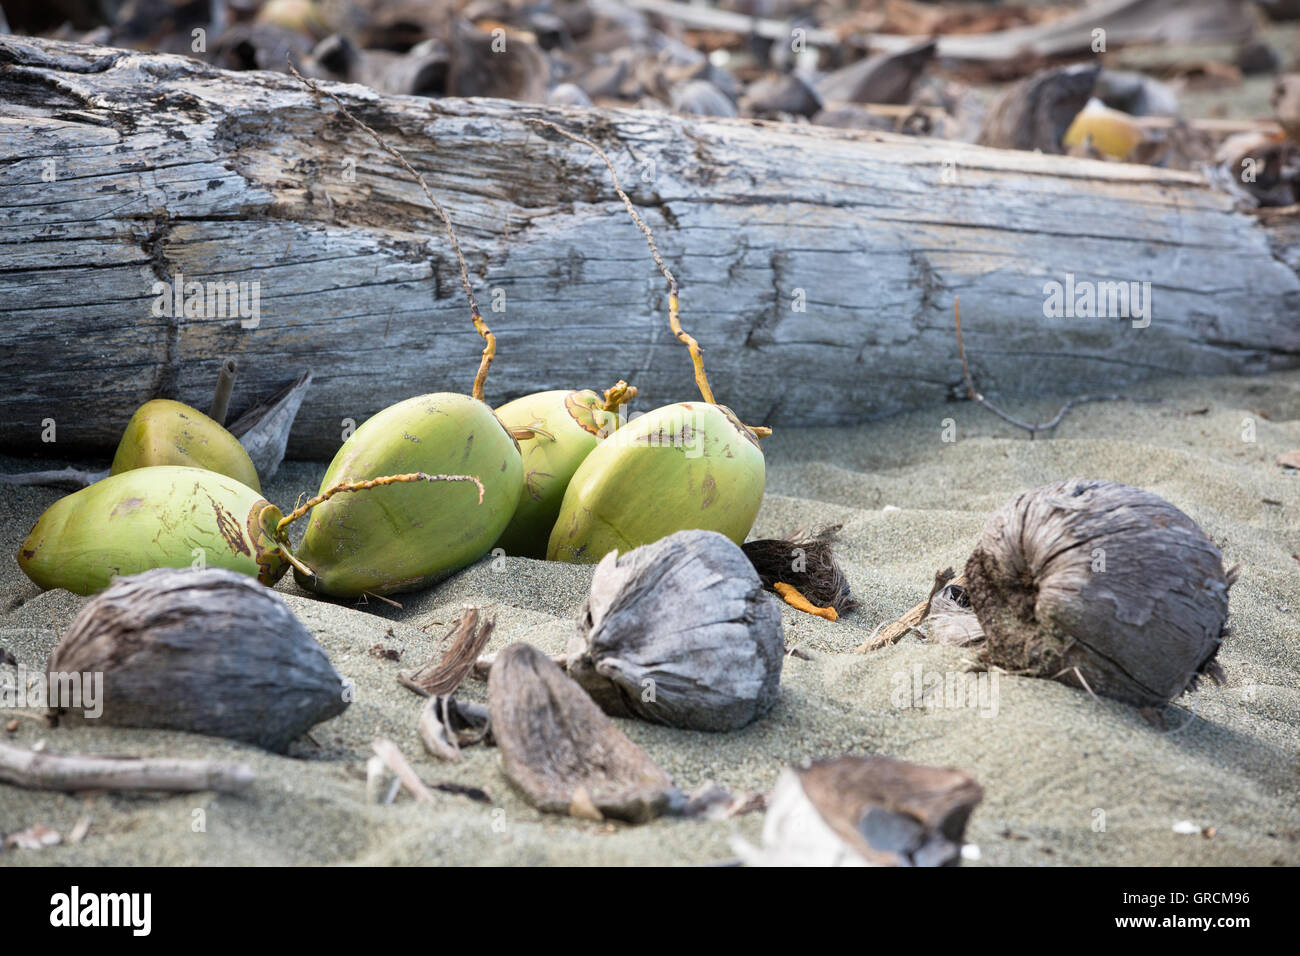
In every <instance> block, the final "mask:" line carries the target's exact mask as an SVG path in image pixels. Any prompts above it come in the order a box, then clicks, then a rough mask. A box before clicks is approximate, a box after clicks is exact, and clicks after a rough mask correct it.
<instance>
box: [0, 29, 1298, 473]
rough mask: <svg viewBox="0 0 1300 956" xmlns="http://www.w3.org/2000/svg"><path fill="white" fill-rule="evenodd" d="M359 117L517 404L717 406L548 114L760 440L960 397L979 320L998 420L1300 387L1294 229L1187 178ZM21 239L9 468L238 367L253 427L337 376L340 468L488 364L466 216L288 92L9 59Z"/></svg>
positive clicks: (859, 146) (760, 137)
mask: <svg viewBox="0 0 1300 956" xmlns="http://www.w3.org/2000/svg"><path fill="white" fill-rule="evenodd" d="M332 88H333V89H335V90H336V91H337V92H338V93H339V95H340V96H342V97H343V99H344V101H345V102H346V103H348V104H349V107H350V108H352V109H353V110H354V111H356V112H357V113H358V115H359V116H360V117H361V118H362V119H363V120H365V121H366V122H368V123H370V124H371V125H373V126H374V127H375V128H376V129H378V130H379V131H380V132H381V133H382V134H383V135H384V136H385V137H386V138H388V139H389V140H390V142H392V143H393V144H394V145H395V146H397V147H398V148H400V149H402V150H403V151H404V153H405V154H406V155H407V157H408V158H409V160H410V162H411V163H412V164H413V165H414V166H415V167H416V168H417V169H419V170H420V171H421V172H422V173H423V174H424V175H425V177H426V178H427V179H428V181H429V184H430V186H431V188H432V189H433V191H434V193H435V195H437V196H438V197H439V199H440V200H441V201H442V202H443V203H444V204H445V205H446V207H447V209H448V211H449V213H450V215H451V217H452V220H453V222H454V223H455V224H456V227H457V229H458V232H459V234H460V237H461V242H462V245H463V246H464V249H465V253H466V257H467V259H468V261H469V266H470V270H471V277H472V279H473V281H474V283H475V286H476V289H477V291H478V294H479V297H480V300H481V301H482V302H483V304H484V308H485V310H486V316H487V319H488V321H489V323H490V324H491V326H492V328H493V330H494V331H495V332H496V333H497V335H498V338H499V341H500V344H499V350H498V356H497V360H496V363H495V365H494V366H493V369H492V375H491V376H490V377H489V379H488V400H489V401H490V402H492V403H494V404H499V403H501V402H504V401H506V400H508V399H510V398H513V397H516V396H518V395H520V394H524V393H527V392H531V391H535V390H540V389H547V388H560V387H591V388H599V387H606V386H608V385H610V384H612V383H613V382H614V381H615V380H617V379H618V378H620V377H624V378H627V379H628V380H629V381H631V382H633V383H635V384H636V385H637V386H638V387H639V388H640V389H641V394H642V400H641V401H639V402H638V404H637V406H636V407H637V408H638V409H642V410H644V409H649V408H652V407H654V406H656V405H659V404H663V403H666V402H670V401H678V400H683V399H690V398H693V397H695V396H696V392H695V387H694V384H693V382H692V376H691V363H690V360H689V358H688V356H687V354H686V350H685V349H684V348H683V347H682V346H681V345H680V344H679V343H678V342H677V341H676V340H675V339H674V338H673V336H672V334H671V333H670V331H669V329H668V323H667V309H666V294H665V288H664V282H663V279H662V277H661V276H660V275H659V274H658V272H657V271H656V270H655V268H654V265H653V263H652V262H651V260H650V256H649V253H648V250H647V249H646V247H645V243H644V240H643V239H642V237H641V235H640V234H639V233H638V232H637V230H636V228H635V227H634V226H633V224H632V223H631V221H630V220H629V219H628V218H627V216H626V214H625V213H624V211H623V210H622V208H621V204H620V203H619V201H618V199H617V197H616V196H615V195H614V192H613V189H612V188H611V184H610V182H609V178H608V173H607V171H606V170H605V169H604V167H603V165H602V164H601V163H600V162H599V160H596V159H595V158H594V157H592V156H591V155H589V152H588V150H586V148H585V147H583V146H581V145H579V144H576V143H573V142H570V141H567V140H564V139H562V138H561V137H559V136H557V135H555V134H554V133H547V132H545V131H543V130H540V129H539V128H538V127H536V126H532V125H530V124H529V122H528V120H529V119H531V118H546V119H550V120H553V121H555V122H558V123H560V124H561V125H563V126H565V127H566V128H567V129H570V130H572V131H574V132H577V133H580V134H583V135H586V136H589V137H591V138H593V139H594V140H595V141H596V142H598V143H600V144H601V145H602V147H603V148H604V149H605V150H606V151H607V152H608V153H609V154H610V155H611V157H612V158H613V160H614V162H615V165H616V167H617V168H618V170H619V173H620V176H621V177H622V179H623V181H624V184H625V186H626V187H627V188H628V190H629V192H630V194H631V196H632V199H633V201H634V202H635V203H636V204H637V205H638V207H639V209H640V211H641V214H642V215H643V217H644V218H645V219H646V221H647V222H648V223H649V225H650V226H651V228H652V229H654V231H655V234H656V237H657V239H658V242H659V245H660V247H661V249H662V250H663V252H664V255H665V258H666V259H667V261H668V264H669V266H670V268H672V269H673V270H674V272H675V273H676V274H677V276H678V278H679V280H680V281H681V283H682V290H683V294H682V310H683V311H682V315H683V323H684V324H685V326H686V327H687V329H688V330H689V331H690V332H692V334H694V335H695V336H696V337H697V338H698V339H699V340H700V341H701V343H703V344H704V346H705V348H706V354H707V362H708V369H709V374H710V378H711V380H712V382H713V386H714V390H715V392H716V394H717V396H718V399H719V401H722V402H725V403H727V404H729V405H731V406H732V407H733V408H735V409H736V410H737V412H739V414H740V415H741V417H742V418H743V419H744V420H746V421H748V422H750V423H752V424H771V425H774V426H777V427H780V426H783V425H785V426H790V425H799V424H828V425H829V424H837V423H849V422H859V421H863V420H866V419H869V418H871V417H875V416H880V415H884V414H888V413H890V412H893V411H896V410H899V409H903V408H908V407H914V406H917V405H921V404H926V403H933V402H937V401H943V400H945V399H948V398H952V397H956V396H960V395H961V394H963V392H964V386H963V385H962V375H961V367H960V363H959V362H958V359H957V347H956V340H955V338H954V335H953V328H952V298H953V296H955V295H958V294H959V295H960V296H961V301H962V310H963V319H964V322H963V325H964V329H965V332H966V343H967V353H968V356H969V358H970V361H971V365H972V371H973V372H974V374H975V376H976V379H977V381H978V383H979V385H980V387H981V389H982V390H983V391H985V392H986V393H987V394H990V395H1001V396H1005V395H1009V394H1032V393H1034V392H1041V391H1052V392H1063V391H1065V392H1069V391H1079V392H1083V391H1092V390H1099V389H1103V390H1113V389H1115V388H1117V387H1122V386H1123V385H1125V384H1127V383H1131V382H1134V381H1137V380H1139V379H1142V378H1145V377H1149V376H1153V375H1160V374H1168V373H1193V374H1195V373H1204V374H1218V373H1241V372H1262V371H1265V370H1270V369H1277V368H1284V367H1293V366H1295V365H1296V364H1300V327H1298V324H1297V322H1296V320H1295V316H1296V311H1297V306H1298V305H1300V276H1298V275H1297V271H1296V267H1297V262H1298V261H1300V255H1297V241H1298V240H1297V236H1296V232H1295V230H1294V228H1293V227H1289V226H1287V224H1286V223H1285V221H1281V222H1280V223H1277V224H1274V225H1268V224H1261V223H1259V222H1257V221H1256V220H1255V219H1254V218H1252V217H1249V216H1246V215H1243V214H1240V213H1238V212H1235V211H1234V210H1233V209H1232V206H1231V202H1230V200H1229V199H1228V198H1226V197H1224V196H1222V195H1219V194H1217V193H1215V192H1213V191H1211V190H1210V189H1209V188H1207V187H1206V186H1204V185H1203V184H1202V183H1201V181H1200V179H1199V177H1195V176H1191V175H1188V174H1185V173H1178V172H1172V171H1165V170H1159V169H1154V168H1148V167H1138V166H1125V165H1118V164H1102V163H1096V162H1091V161H1086V160H1075V159H1069V158H1064V157H1058V156H1050V157H1047V156H1039V155H1036V154H1032V153H1022V152H1008V151H1000V150H992V149H984V148H979V147H974V146H968V145H963V144H955V143H945V142H938V141H927V140H919V139H911V138H904V137H895V136H889V135H885V134H878V133H848V132H844V131H840V130H832V129H825V128H816V127H806V126H790V125H781V124H770V123H753V122H747V121H738V120H732V121H723V120H701V119H694V118H685V117H678V116H670V115H666V114H659V113H648V112H638V111H618V112H605V111H595V110H586V111H584V110H565V109H555V108H546V107H536V106H529V105H523V104H518V103H506V102H501V101H495V100H455V99H444V100H426V99H419V98H410V97H386V96H385V97H381V96H380V95H379V94H376V93H374V92H373V91H371V90H368V89H366V88H363V87H359V86H343V85H340V86H334V87H332ZM946 169H947V170H950V171H951V172H955V179H956V181H955V182H953V183H945V181H944V172H945V170H946ZM51 171H52V173H53V178H52V179H51V176H50V172H51ZM0 223H3V230H2V231H0V316H2V317H3V322H2V323H0V374H3V376H4V381H5V386H4V391H3V396H2V397H0V441H2V442H3V444H4V446H5V447H6V448H10V449H24V448H32V449H37V448H42V447H43V448H45V449H46V450H49V446H42V445H41V440H40V436H41V423H42V421H43V420H44V419H47V418H53V419H55V421H56V422H57V423H58V426H59V428H58V446H57V447H58V449H59V452H60V453H64V454H68V453H71V451H72V450H78V451H88V450H95V451H100V452H102V451H106V450H109V449H111V448H112V447H113V446H114V445H115V444H116V441H117V439H118V437H119V434H120V432H121V429H122V427H123V426H124V424H125V423H126V421H127V419H128V418H129V417H130V415H131V413H132V412H133V411H134V409H135V408H136V406H138V405H139V404H140V403H141V402H143V401H145V400H147V399H150V398H155V397H169V398H177V399H179V400H181V401H185V402H189V403H190V404H193V405H196V406H197V407H200V408H206V407H207V404H208V401H209V400H210V397H211V391H212V387H213V384H214V383H215V378H216V365H217V362H218V361H219V359H220V358H221V357H224V356H228V355H229V356H234V357H235V358H237V359H238V361H239V366H240V381H239V383H238V384H237V386H236V394H235V397H234V399H233V400H232V403H231V418H232V419H233V418H235V417H237V416H238V415H239V414H240V413H241V412H242V411H243V410H244V409H246V408H247V407H249V406H250V405H252V404H254V403H255V402H256V401H257V400H258V399H260V398H263V397H265V396H266V395H267V394H268V393H270V392H273V391H275V390H276V389H277V388H279V387H280V386H282V385H284V384H285V382H286V381H288V380H290V379H291V378H293V377H294V376H296V375H298V374H299V373H300V372H302V371H304V370H307V369H310V370H311V372H312V374H313V376H314V381H313V385H312V388H311V391H310V393H309V394H308V395H307V398H306V401H305V402H304V404H303V407H302V409H301V411H300V413H299V416H298V420H297V423H296V425H295V427H294V431H293V434H292V436H291V440H290V444H289V454H290V455H291V456H310V457H323V456H329V455H332V454H333V452H334V451H336V450H337V448H338V446H339V443H340V441H341V438H342V431H343V427H344V421H343V420H344V419H349V418H350V419H353V420H354V421H355V422H357V423H360V422H361V421H363V420H364V419H365V418H366V417H368V416H369V415H371V414H373V413H374V412H376V411H378V410H379V409H381V408H383V407H384V406H386V405H388V404H391V403H393V402H395V401H399V400H401V399H403V398H407V397H409V396H411V395H415V394H420V393H423V392H431V391H458V392H467V391H468V390H469V388H470V385H471V383H472V381H473V377H474V371H475V368H476V366H477V361H478V352H479V348H480V345H481V343H480V340H479V338H478V336H477V334H476V333H475V331H474V329H473V327H472V325H471V323H470V319H469V311H468V308H467V306H466V304H465V300H464V298H463V295H462V292H461V289H460V288H459V282H458V279H457V271H456V265H455V262H454V259H453V258H452V256H451V253H450V250H449V249H448V247H447V242H446V238H445V235H444V234H443V232H442V226H441V223H440V222H438V221H437V220H436V214H435V213H434V212H433V210H431V209H429V208H428V205H427V203H426V201H425V200H424V197H423V195H422V194H421V193H420V190H419V187H418V186H417V185H416V184H415V183H413V182H412V181H410V180H409V179H408V177H407V176H406V175H405V174H404V173H403V171H402V170H401V169H400V168H399V167H398V166H397V165H396V163H395V162H394V161H393V160H392V159H391V158H390V157H388V156H386V155H385V154H383V153H382V152H381V151H379V150H378V149H377V148H376V147H375V146H374V143H373V142H372V141H371V140H370V139H369V137H368V136H367V135H366V134H365V133H364V132H362V131H360V130H357V129H356V128H355V127H353V126H351V124H349V123H348V122H347V121H346V120H344V119H343V118H342V117H341V116H340V115H339V114H338V112H337V110H336V108H335V107H334V106H333V104H331V103H329V102H327V101H324V102H321V103H319V104H318V103H317V102H315V101H314V100H313V98H312V96H311V95H310V94H309V93H308V92H307V91H306V90H304V89H302V88H301V86H299V85H298V84H297V83H296V82H295V81H294V80H292V79H291V78H289V77H287V76H283V75H280V74H274V73H226V72H222V71H219V70H216V69H213V68H211V67H208V66H206V65H204V64H201V63H198V62H196V61H193V60H189V59H186V58H182V57H175V56H155V55H146V54H140V53H133V52H124V51H114V50H108V49H104V48H96V47H86V46H80V45H75V44H69V43H61V42H57V41H51V40H41V39H31V38H18V37H0ZM1286 229H1289V232H1285V231H1283V230H1286ZM176 271H179V272H181V273H183V275H184V276H185V278H186V279H187V280H193V281H201V282H225V281H236V282H238V281H245V282H253V281H255V282H258V283H260V321H259V323H258V325H257V327H256V328H242V327H241V325H240V322H239V321H238V319H229V318H228V319H211V318H208V319H205V318H183V317H182V318H179V319H172V318H168V317H165V316H155V315H153V314H152V307H153V304H154V294H153V284H154V283H155V282H156V281H158V280H159V279H160V278H161V279H168V280H169V278H170V276H171V274H172V273H174V272H176ZM1067 273H1073V274H1074V275H1075V276H1076V278H1077V279H1080V280H1083V279H1087V280H1091V281H1108V280H1122V281H1136V282H1143V281H1150V282H1151V283H1152V296H1153V317H1152V320H1151V323H1150V326H1149V327H1148V328H1144V329H1139V328H1134V327H1133V324H1132V323H1131V322H1130V321H1127V320H1123V319H1099V318H1090V319H1081V318H1074V319H1048V318H1044V316H1043V302H1044V290H1043V286H1044V283H1046V282H1048V281H1052V280H1055V281H1059V282H1064V281H1065V278H1066V274H1067ZM800 290H802V292H800ZM800 294H802V296H803V297H804V298H805V300H806V311H802V312H799V311H795V310H794V308H792V303H793V302H794V300H795V297H796V296H797V295H800ZM502 304H503V305H504V311H495V310H494V309H493V306H494V305H496V306H500V305H502Z"/></svg>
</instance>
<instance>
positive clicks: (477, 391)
mask: <svg viewBox="0 0 1300 956" xmlns="http://www.w3.org/2000/svg"><path fill="white" fill-rule="evenodd" d="M285 59H286V60H287V61H288V63H289V72H290V73H292V74H293V75H294V76H295V77H297V78H298V81H299V82H300V83H302V85H303V86H305V87H307V89H309V90H311V91H312V92H313V93H315V94H316V95H317V96H319V95H321V94H322V93H323V94H324V95H325V96H328V97H329V98H330V99H332V100H333V101H334V104H335V105H336V106H338V108H339V110H340V112H342V113H343V115H344V116H346V117H347V118H348V119H350V120H351V121H352V122H353V123H355V124H356V125H357V126H359V127H361V129H363V130H365V131H366V132H367V133H369V134H370V137H371V138H372V139H373V140H374V141H375V143H376V144H377V145H378V146H379V148H380V149H382V150H383V151H384V152H386V153H387V154H388V155H389V156H392V157H393V159H395V160H397V162H398V164H399V165H401V167H402V168H403V169H405V170H406V171H407V172H408V173H410V174H411V176H412V177H414V179H415V181H416V182H417V183H419V184H420V188H421V189H422V190H424V195H425V198H426V199H428V200H429V204H430V205H431V206H433V208H434V209H435V210H436V211H437V213H438V215H439V216H441V217H442V224H443V225H444V226H445V227H446V228H447V238H448V239H450V240H451V249H452V251H453V252H454V253H456V261H457V262H458V263H459V264H460V284H461V285H462V286H464V288H465V297H466V298H467V299H469V310H470V315H471V317H472V318H473V321H474V328H476V329H478V334H479V335H481V336H483V342H484V345H483V357H482V359H480V361H479V366H478V374H477V375H475V376H474V391H473V392H472V393H471V394H473V396H474V397H475V398H477V399H478V400H479V401H483V384H484V383H485V382H486V381H487V374H488V369H489V368H491V367H492V359H493V357H494V356H495V355H496V354H497V340H496V336H495V335H493V334H492V330H491V329H489V328H488V327H487V323H486V322H484V321H483V314H482V313H481V312H479V309H478V299H477V298H476V297H475V295H474V287H473V285H471V284H470V281H469V266H467V265H466V264H465V256H464V255H463V254H462V253H461V251H460V242H459V240H457V238H456V230H455V229H453V228H452V225H451V217H450V216H448V215H447V210H446V209H444V208H443V206H442V203H440V202H438V200H436V199H434V198H433V192H432V190H430V189H429V184H428V183H426V182H425V181H424V177H423V176H421V175H420V174H419V173H418V172H417V171H416V170H415V167H413V166H412V165H411V164H410V163H408V162H407V161H406V157H405V156H403V155H402V154H401V153H400V152H399V151H398V150H397V149H396V148H395V147H393V146H390V145H389V144H388V143H387V142H386V141H385V140H384V138H383V137H382V136H380V135H379V134H378V133H377V132H375V131H374V130H373V129H371V128H370V127H369V126H367V125H366V124H365V123H363V122H361V120H359V119H357V118H356V116H354V115H353V114H352V111H351V110H349V109H348V108H347V107H346V106H344V105H343V101H342V100H340V99H339V98H338V97H337V96H335V95H334V94H333V93H331V92H330V91H329V90H327V89H324V88H322V87H321V86H319V85H317V84H316V83H315V82H314V81H312V80H309V79H307V78H306V77H305V76H303V75H302V74H301V73H299V72H298V71H297V69H295V68H294V65H293V60H292V59H290V58H289V56H288V55H286V56H285Z"/></svg>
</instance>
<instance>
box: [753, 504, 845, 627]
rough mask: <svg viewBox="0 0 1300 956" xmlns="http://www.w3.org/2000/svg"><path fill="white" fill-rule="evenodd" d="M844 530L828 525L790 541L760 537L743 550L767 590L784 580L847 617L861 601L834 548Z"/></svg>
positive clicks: (837, 526)
mask: <svg viewBox="0 0 1300 956" xmlns="http://www.w3.org/2000/svg"><path fill="white" fill-rule="evenodd" d="M842 527H843V525H838V524H835V525H828V526H827V527H825V528H822V529H821V530H820V531H817V532H815V533H811V534H810V533H808V532H806V531H799V532H796V533H795V535H794V536H793V537H791V538H759V539H758V540H756V541H746V542H745V543H744V544H743V545H742V546H741V550H742V551H744V552H745V557H747V558H749V561H750V563H751V564H753V565H754V570H755V571H757V572H758V577H759V580H761V581H762V582H763V587H764V588H766V589H767V590H769V591H773V592H774V587H775V585H776V583H777V582H778V581H783V582H785V583H786V584H789V585H791V586H792V587H795V588H797V589H798V590H799V593H800V594H802V595H803V596H804V597H806V598H807V599H808V600H809V601H811V602H812V603H813V604H816V605H817V606H819V607H833V608H835V613H836V614H845V613H847V612H849V611H852V610H853V609H854V608H856V607H857V606H858V601H857V600H856V599H855V598H854V597H853V594H852V592H851V591H850V589H849V581H848V578H846V577H845V576H844V571H843V570H841V568H840V565H839V562H838V561H836V560H835V551H834V545H835V542H836V539H837V538H838V536H839V532H840V528H842ZM774 593H775V592H774Z"/></svg>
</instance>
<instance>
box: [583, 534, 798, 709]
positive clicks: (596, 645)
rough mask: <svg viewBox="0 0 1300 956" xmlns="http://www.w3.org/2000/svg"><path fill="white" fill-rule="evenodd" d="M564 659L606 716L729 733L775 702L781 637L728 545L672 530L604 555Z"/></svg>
mask: <svg viewBox="0 0 1300 956" xmlns="http://www.w3.org/2000/svg"><path fill="white" fill-rule="evenodd" d="M565 658H566V660H567V665H568V670H569V676H570V677H572V678H573V679H574V680H576V681H577V682H578V683H579V684H581V685H582V687H583V688H584V689H585V690H586V691H587V693H588V694H590V695H591V698H592V700H594V701H595V702H596V703H597V704H598V705H600V707H601V709H602V710H604V711H605V713H607V714H613V715H614V716H616V717H640V718H641V719H642V720H649V721H652V722H654V723H659V724H668V725H669V726H671V727H685V728H688V729H691V730H714V731H722V730H736V729H738V728H740V727H744V726H745V725H746V724H749V723H751V722H753V721H754V720H756V719H757V718H759V717H761V716H762V715H763V714H765V713H767V712H768V711H769V710H771V709H772V705H773V704H775V703H776V701H777V698H778V697H779V696H780V693H781V663H782V661H783V660H784V659H785V636H784V631H783V630H782V627H781V612H780V610H779V609H778V607H777V605H776V604H775V602H773V601H772V600H771V599H770V598H769V597H768V596H767V595H766V594H765V593H763V585H762V583H761V582H760V581H759V577H758V574H757V573H756V572H755V570H754V568H753V566H752V565H751V564H750V563H749V560H748V559H747V558H746V557H745V554H744V552H742V551H741V550H740V548H739V547H737V546H736V544H735V543H734V542H732V541H730V540H728V539H727V538H726V537H724V536H723V535H721V534H718V533H717V532H716V531H679V532H677V533H676V534H673V535H670V536H669V537H667V538H664V539H663V540H661V541H657V542H655V543H654V544H648V545H645V546H643V547H640V548H635V549H633V550H632V551H629V552H627V553H626V554H617V553H611V554H608V555H606V556H605V558H604V559H603V560H602V561H601V562H600V564H599V566H597V568H596V573H595V575H594V576H593V577H592V580H591V594H590V596H589V597H588V598H587V602H586V605H585V607H584V608H583V610H582V614H581V615H579V617H578V628H577V631H576V632H575V633H574V635H573V637H571V638H570V639H569V643H568V647H566V648H565Z"/></svg>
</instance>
